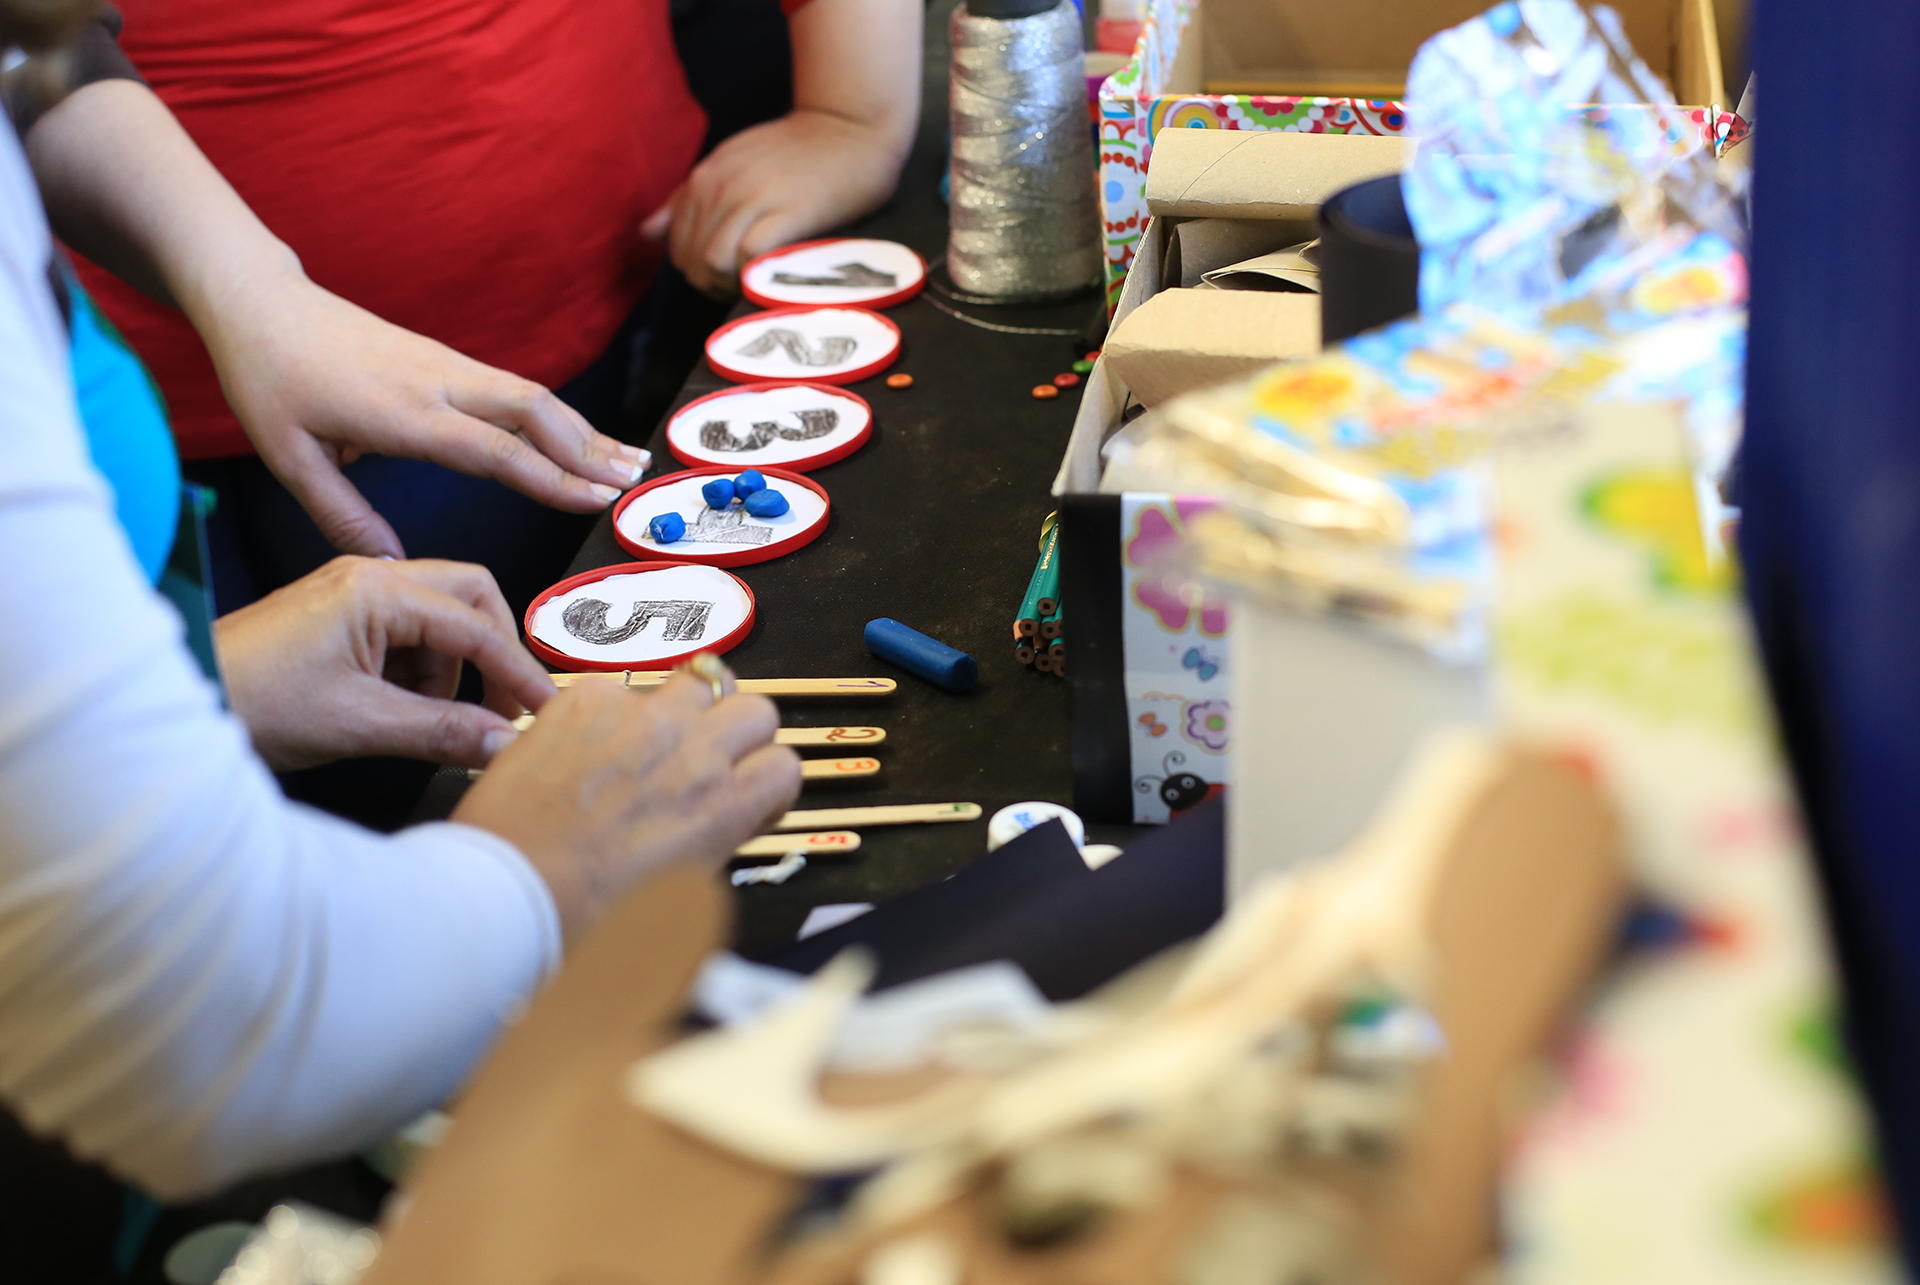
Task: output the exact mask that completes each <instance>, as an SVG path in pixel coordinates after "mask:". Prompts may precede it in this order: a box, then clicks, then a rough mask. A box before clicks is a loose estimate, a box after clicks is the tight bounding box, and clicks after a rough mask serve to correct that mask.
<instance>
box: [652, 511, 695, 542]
mask: <svg viewBox="0 0 1920 1285" xmlns="http://www.w3.org/2000/svg"><path fill="white" fill-rule="evenodd" d="M686 533H687V523H686V520H685V519H684V518H682V517H681V516H680V515H679V514H678V513H662V514H661V515H660V516H659V517H657V518H655V519H654V520H653V521H651V522H649V523H647V534H648V535H650V536H652V537H653V542H654V543H655V544H672V543H673V542H674V541H675V540H678V539H679V538H680V537H681V536H683V535H685V534H686Z"/></svg>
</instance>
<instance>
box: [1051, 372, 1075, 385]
mask: <svg viewBox="0 0 1920 1285" xmlns="http://www.w3.org/2000/svg"><path fill="white" fill-rule="evenodd" d="M1079 382H1080V376H1078V375H1073V374H1066V375H1055V376H1054V377H1053V386H1054V387H1055V388H1072V387H1073V386H1074V385H1075V384H1077V383H1079Z"/></svg>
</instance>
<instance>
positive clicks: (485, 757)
mask: <svg viewBox="0 0 1920 1285" xmlns="http://www.w3.org/2000/svg"><path fill="white" fill-rule="evenodd" d="M214 644H215V647H216V649H217V650H218V651H219V654H220V668H221V672H222V676H223V677H224V678H225V680H226V685H227V697H228V699H229V700H230V701H231V702H232V704H233V710H234V712H235V713H236V714H238V715H239V716H240V719H241V721H242V722H244V723H246V725H247V730H248V731H249V732H251V733H252V735H253V744H254V748H255V749H256V750H258V751H259V753H260V757H262V758H264V759H265V760H266V761H267V762H268V763H269V764H270V765H271V766H273V767H274V768H276V769H286V768H299V767H312V766H313V765H315V764H318V763H326V762H330V761H332V760H334V759H340V758H351V757H356V756H360V755H370V754H392V755H398V756H402V757H406V758H419V759H427V760H430V761H432V762H435V763H447V764H452V765H454V766H456V767H481V766H484V765H485V764H487V763H488V762H489V761H491V760H492V758H493V756H494V755H495V754H496V753H497V752H498V751H499V750H500V748H501V747H502V746H504V745H506V744H507V743H508V742H509V741H511V740H512V739H513V738H514V736H515V735H516V733H515V732H514V730H513V724H512V722H511V721H510V720H511V719H513V718H514V717H515V716H517V715H518V714H519V713H520V712H521V711H522V710H523V709H538V708H539V707H540V706H541V705H543V704H545V703H546V701H547V700H548V698H549V697H551V696H552V695H553V690H554V689H553V683H552V681H551V680H550V679H548V677H547V674H546V670H545V669H543V668H542V667H541V666H540V664H539V662H537V661H535V660H534V658H533V657H532V656H531V655H529V654H528V653H527V651H526V649H525V648H524V647H522V646H521V645H520V640H519V635H518V633H517V631H516V630H515V628H514V623H513V617H512V615H511V614H510V613H509V612H508V611H507V604H506V601H505V600H504V599H503V598H501V596H500V590H499V588H498V587H497V586H496V585H495V584H494V583H493V577H492V576H491V575H490V574H488V572H487V570H486V568H484V567H475V566H469V565H467V564H466V563H461V562H432V561H420V562H384V561H379V560H376V559H371V558H335V559H334V560H333V561H332V562H329V563H328V564H327V565H326V566H324V567H322V568H320V569H319V570H318V571H315V572H314V573H313V574H311V575H308V576H304V577H302V578H301V579H299V580H296V581H294V582H293V583H292V584H290V585H288V586H287V587H286V588H284V589H280V590H277V591H275V592H274V593H271V594H269V595H267V596H266V597H265V598H262V599H261V600H260V601H259V602H256V603H254V604H253V605H252V606H249V607H242V608H241V609H240V610H239V611H235V612H231V613H229V614H227V615H225V616H222V617H220V618H219V619H218V620H217V621H215V622H214ZM469 660H470V661H472V662H473V663H474V664H475V665H477V666H478V667H479V669H480V672H481V673H482V674H483V675H484V676H485V678H486V704H485V705H484V706H481V705H471V704H467V703H465V702H461V701H456V700H454V699H453V694H454V690H455V688H456V687H458V685H459V682H460V666H461V664H462V662H464V661H469Z"/></svg>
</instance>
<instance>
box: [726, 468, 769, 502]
mask: <svg viewBox="0 0 1920 1285" xmlns="http://www.w3.org/2000/svg"><path fill="white" fill-rule="evenodd" d="M766 489H767V479H766V478H764V477H761V476H760V470H759V469H757V468H750V469H748V470H747V471H746V472H744V473H742V474H741V475H740V476H739V477H736V478H734V479H733V496H734V498H735V499H737V500H744V499H746V498H747V497H748V496H749V495H752V494H753V493H754V492H755V491H764V490H766Z"/></svg>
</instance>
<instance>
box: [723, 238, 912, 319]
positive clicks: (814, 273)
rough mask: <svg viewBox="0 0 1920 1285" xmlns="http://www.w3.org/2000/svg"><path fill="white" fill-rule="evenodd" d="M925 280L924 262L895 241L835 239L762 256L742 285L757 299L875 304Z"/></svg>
mask: <svg viewBox="0 0 1920 1285" xmlns="http://www.w3.org/2000/svg"><path fill="white" fill-rule="evenodd" d="M926 279H927V265H926V262H925V261H924V260H922V259H921V257H920V256H919V255H917V254H915V253H914V252H913V251H912V250H909V249H907V247H906V246H904V245H901V244H900V243H899V242H897V241H875V240H873V239H871V238H868V237H837V238H835V239H833V240H831V241H819V242H816V243H814V244H812V245H803V246H796V247H794V248H792V249H789V250H775V251H773V252H772V253H771V254H764V255H761V256H760V257H759V258H758V259H755V260H754V261H753V262H752V263H749V264H748V265H747V267H746V270H745V271H744V272H742V273H741V274H740V285H741V288H742V289H743V290H745V291H746V294H747V297H748V298H749V299H752V300H754V301H755V302H756V303H770V304H774V305H780V304H796V303H797V304H820V303H827V304H832V303H858V304H871V303H872V302H873V301H874V300H877V299H889V300H890V299H897V298H900V296H901V295H903V294H907V293H910V292H912V291H916V290H918V289H919V288H920V286H921V284H922V283H923V282H924V281H925V280H926Z"/></svg>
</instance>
